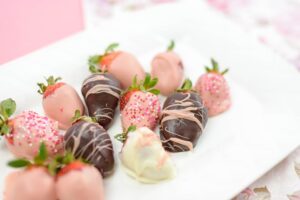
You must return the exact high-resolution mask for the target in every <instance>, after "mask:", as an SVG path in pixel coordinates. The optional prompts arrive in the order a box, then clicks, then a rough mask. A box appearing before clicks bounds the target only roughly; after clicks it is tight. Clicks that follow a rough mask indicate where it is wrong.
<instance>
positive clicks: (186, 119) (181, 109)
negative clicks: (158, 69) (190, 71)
mask: <svg viewBox="0 0 300 200" xmlns="http://www.w3.org/2000/svg"><path fill="white" fill-rule="evenodd" d="M206 122H207V110H206V108H205V107H204V106H203V104H202V100H201V98H200V96H199V94H198V93H197V92H195V91H193V90H192V82H191V81H190V80H189V79H187V80H185V82H184V84H183V85H182V87H181V88H180V89H178V90H177V91H176V92H174V93H173V94H172V95H170V96H169V97H168V98H167V99H166V100H165V102H164V105H163V110H162V113H161V120H160V137H161V140H162V143H163V146H164V148H165V149H166V150H168V151H171V152H181V151H190V150H192V149H193V148H194V147H195V146H196V144H197V141H198V139H199V137H200V135H201V134H202V132H203V130H204V127H205V125H206Z"/></svg>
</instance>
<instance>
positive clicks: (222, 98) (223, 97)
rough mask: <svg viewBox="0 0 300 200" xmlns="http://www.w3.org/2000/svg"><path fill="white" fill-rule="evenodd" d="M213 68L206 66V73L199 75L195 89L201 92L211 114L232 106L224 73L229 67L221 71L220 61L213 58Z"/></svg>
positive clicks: (216, 113) (213, 114)
mask: <svg viewBox="0 0 300 200" xmlns="http://www.w3.org/2000/svg"><path fill="white" fill-rule="evenodd" d="M211 62H212V66H213V67H212V68H209V67H205V69H206V72H207V73H206V74H203V75H202V76H200V77H199V79H198V81H197V83H196V87H195V89H196V90H197V92H198V93H199V94H200V96H201V98H202V100H203V103H204V106H205V107H206V108H207V110H208V115H209V116H215V115H218V114H220V113H222V112H224V111H226V110H228V109H229V108H230V105H231V98H230V91H229V86H228V84H227V81H226V80H225V78H224V74H225V73H227V72H228V69H225V70H224V71H222V72H220V71H219V65H218V63H217V62H216V61H215V60H213V59H211Z"/></svg>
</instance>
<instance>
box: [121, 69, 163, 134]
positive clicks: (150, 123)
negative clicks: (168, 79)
mask: <svg viewBox="0 0 300 200" xmlns="http://www.w3.org/2000/svg"><path fill="white" fill-rule="evenodd" d="M157 81H158V79H157V78H153V79H151V76H150V75H149V74H147V75H146V77H145V79H144V80H143V81H140V82H139V83H138V82H137V78H136V77H135V78H134V79H133V83H132V85H131V86H130V87H129V88H128V89H127V90H126V91H125V92H124V93H123V94H122V96H121V99H120V110H121V120H122V127H123V130H127V129H128V127H129V126H132V125H134V126H136V127H148V128H150V129H152V130H154V129H155V127H156V125H157V122H158V119H159V115H160V102H159V98H158V96H157V95H158V94H159V90H157V89H155V88H154V86H155V85H156V83H157Z"/></svg>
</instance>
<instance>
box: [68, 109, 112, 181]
mask: <svg viewBox="0 0 300 200" xmlns="http://www.w3.org/2000/svg"><path fill="white" fill-rule="evenodd" d="M73 119H74V124H73V125H72V126H71V127H70V128H69V129H68V130H67V131H66V133H65V136H64V139H65V145H64V146H65V150H67V151H70V152H72V154H73V155H74V157H75V158H77V159H79V158H82V159H84V160H86V161H87V162H89V163H91V164H92V165H94V166H95V167H96V168H97V169H98V170H99V171H100V173H101V174H102V176H103V177H106V176H108V175H110V174H111V173H112V172H113V168H114V154H113V153H114V152H113V146H112V142H111V139H110V137H109V135H108V133H107V132H106V130H105V129H104V128H103V127H102V126H100V125H99V124H98V123H97V121H96V120H95V119H94V118H90V117H86V116H80V112H79V111H76V114H75V117H74V118H73Z"/></svg>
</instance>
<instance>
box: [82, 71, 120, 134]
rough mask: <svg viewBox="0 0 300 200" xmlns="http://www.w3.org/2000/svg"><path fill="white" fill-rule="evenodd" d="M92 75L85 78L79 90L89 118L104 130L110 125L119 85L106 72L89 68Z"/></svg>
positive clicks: (118, 95) (117, 101) (118, 94)
mask: <svg viewBox="0 0 300 200" xmlns="http://www.w3.org/2000/svg"><path fill="white" fill-rule="evenodd" d="M90 71H91V72H92V73H93V74H92V75H90V76H89V77H87V78H86V79H85V80H84V82H83V84H82V88H81V92H82V95H83V97H84V100H85V103H86V106H87V109H88V113H89V116H91V117H95V118H96V120H97V122H98V123H99V124H100V125H101V126H103V127H104V128H105V129H106V130H107V129H108V128H109V126H110V125H111V122H112V121H113V118H114V115H115V109H116V107H117V106H118V103H119V99H120V94H121V85H120V82H119V81H118V80H117V79H116V78H115V77H114V76H113V75H112V74H111V73H108V72H101V70H100V69H98V68H95V67H90Z"/></svg>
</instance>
